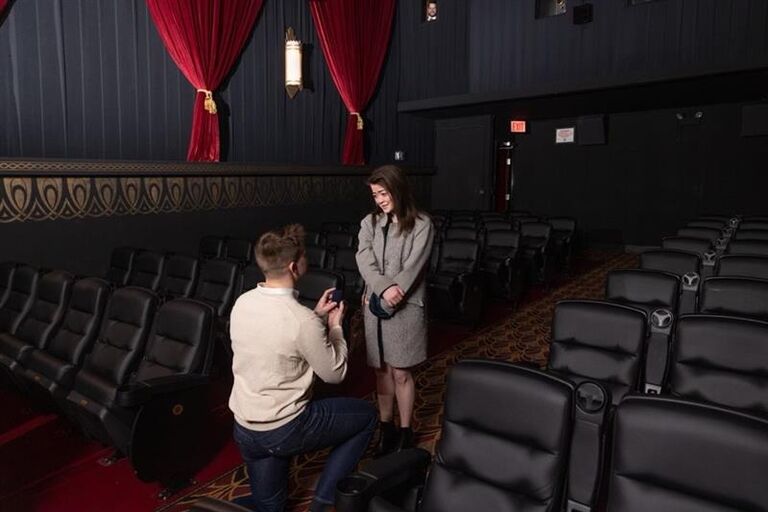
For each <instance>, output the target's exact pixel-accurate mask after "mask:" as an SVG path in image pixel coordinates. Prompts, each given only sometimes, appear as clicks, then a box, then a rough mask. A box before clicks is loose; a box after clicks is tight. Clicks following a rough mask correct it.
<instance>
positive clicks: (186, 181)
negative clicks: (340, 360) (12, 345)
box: [0, 161, 429, 224]
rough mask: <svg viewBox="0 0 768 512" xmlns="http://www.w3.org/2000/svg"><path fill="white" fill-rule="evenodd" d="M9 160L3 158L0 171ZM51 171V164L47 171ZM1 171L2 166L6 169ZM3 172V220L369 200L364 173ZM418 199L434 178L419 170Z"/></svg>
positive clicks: (0, 217) (415, 178) (0, 195)
mask: <svg viewBox="0 0 768 512" xmlns="http://www.w3.org/2000/svg"><path fill="white" fill-rule="evenodd" d="M3 163H4V162H2V161H0V168H1V167H2V164H3ZM48 169H49V170H50V168H48ZM1 172H2V171H0V173H1ZM364 174H366V173H363V172H355V173H352V174H351V175H346V176H340V175H335V174H332V175H319V174H318V175H283V176H277V175H268V174H267V175H248V174H245V175H232V176H228V175H224V176H215V175H178V176H168V175H150V176H146V175H145V176H140V175H134V176H130V175H128V176H56V175H52V176H42V175H21V174H19V175H18V176H13V175H7V174H6V175H5V176H0V224H7V223H12V222H29V221H43V220H64V219H79V218H89V217H108V216H115V215H144V214H158V213H173V212H190V211H195V210H214V209H219V208H249V207H265V206H277V205H299V204H320V203H343V202H349V201H357V200H359V199H360V198H361V197H364V194H365V193H366V191H365V184H364V179H363V175H364ZM413 183H414V185H415V186H416V192H417V194H418V195H419V196H420V197H428V194H429V176H427V175H414V176H413Z"/></svg>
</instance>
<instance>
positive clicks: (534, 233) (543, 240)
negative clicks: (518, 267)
mask: <svg viewBox="0 0 768 512" xmlns="http://www.w3.org/2000/svg"><path fill="white" fill-rule="evenodd" d="M518 220H520V221H521V224H520V247H521V253H520V254H521V257H522V259H523V261H524V262H525V265H526V268H527V271H528V276H529V278H530V279H529V280H530V281H538V282H543V283H548V282H549V280H550V278H551V277H552V272H553V269H552V263H553V261H552V260H551V258H550V236H551V234H552V226H550V225H549V224H548V223H546V222H538V220H536V221H531V222H522V221H523V220H524V218H521V219H518Z"/></svg>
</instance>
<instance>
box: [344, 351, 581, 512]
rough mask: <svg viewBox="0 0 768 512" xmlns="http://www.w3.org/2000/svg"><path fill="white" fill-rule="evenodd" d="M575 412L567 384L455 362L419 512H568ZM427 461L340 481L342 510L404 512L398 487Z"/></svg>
mask: <svg viewBox="0 0 768 512" xmlns="http://www.w3.org/2000/svg"><path fill="white" fill-rule="evenodd" d="M574 409H575V397H574V385H573V384H572V383H570V382H569V381H567V380H564V379H561V378H558V377H556V376H553V375H549V374H546V373H544V372H541V371H539V370H536V369H532V368H528V367H521V366H516V365H513V364H510V363H506V362H500V361H475V360H466V361H461V362H459V363H457V364H456V365H455V366H454V367H453V368H452V369H451V371H450V373H449V375H448V379H447V388H446V392H445V415H444V417H443V429H442V436H441V439H440V442H439V444H438V446H437V452H436V455H435V460H434V463H433V464H432V467H431V468H430V470H429V476H428V478H427V479H426V483H425V484H424V491H423V498H422V500H421V503H420V506H419V507H418V511H419V512H466V511H472V510H477V511H493V512H519V511H529V510H530V511H533V510H536V511H546V512H550V511H551V512H554V511H560V510H562V509H563V508H562V507H563V502H564V498H565V493H566V478H565V477H566V473H567V470H568V460H569V458H570V453H571V436H572V432H573V428H574V425H573V417H574ZM429 459H430V457H429V453H427V452H425V451H424V450H419V449H411V450H405V451H403V452H399V453H395V454H392V455H389V456H387V457H384V458H382V459H378V460H375V461H373V462H372V463H370V464H368V465H367V466H365V467H364V468H363V469H362V470H361V472H360V473H358V474H355V475H353V476H352V477H349V478H348V479H346V480H342V481H341V482H340V484H339V487H338V488H337V489H338V490H337V494H336V496H337V499H336V509H337V510H338V511H339V512H349V511H352V510H369V511H371V512H374V511H376V512H384V511H388V512H395V511H404V510H405V508H401V506H402V505H401V503H395V501H396V500H397V498H398V497H399V496H398V493H397V492H396V491H394V490H393V489H397V487H403V486H406V487H407V486H408V484H410V483H412V482H413V483H417V482H419V481H420V480H421V478H420V477H421V476H423V475H419V473H420V472H423V471H424V470H425V469H426V466H427V464H428V463H429ZM349 490H352V491H354V492H356V494H352V493H350V492H348V491H349ZM372 494H378V496H376V497H374V498H373V500H372V501H371V504H370V508H368V507H366V506H365V505H366V504H365V502H364V501H365V500H366V499H370V497H371V495H372ZM399 494H403V493H399ZM405 494H406V495H407V493H405ZM397 501H399V500H397Z"/></svg>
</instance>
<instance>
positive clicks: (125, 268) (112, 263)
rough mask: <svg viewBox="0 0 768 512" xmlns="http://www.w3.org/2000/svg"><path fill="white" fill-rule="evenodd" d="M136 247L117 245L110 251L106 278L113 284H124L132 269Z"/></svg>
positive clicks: (126, 282)
mask: <svg viewBox="0 0 768 512" xmlns="http://www.w3.org/2000/svg"><path fill="white" fill-rule="evenodd" d="M136 253H137V251H136V249H134V248H132V247H118V248H116V249H114V250H113V251H112V255H111V256H110V258H109V270H107V275H106V279H107V281H109V282H110V283H112V284H113V285H114V286H125V285H127V284H128V278H129V277H130V276H131V270H133V262H134V259H135V258H136Z"/></svg>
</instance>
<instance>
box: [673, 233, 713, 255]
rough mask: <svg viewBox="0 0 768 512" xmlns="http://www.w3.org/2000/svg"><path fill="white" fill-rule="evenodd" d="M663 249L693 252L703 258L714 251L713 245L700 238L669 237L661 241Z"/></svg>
mask: <svg viewBox="0 0 768 512" xmlns="http://www.w3.org/2000/svg"><path fill="white" fill-rule="evenodd" d="M661 247H662V248H663V249H674V250H677V251H687V252H692V253H694V254H698V255H699V256H702V255H704V253H706V252H707V251H710V250H712V243H711V242H709V241H708V240H702V239H700V238H687V237H680V236H667V237H664V238H663V239H662V240H661Z"/></svg>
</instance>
